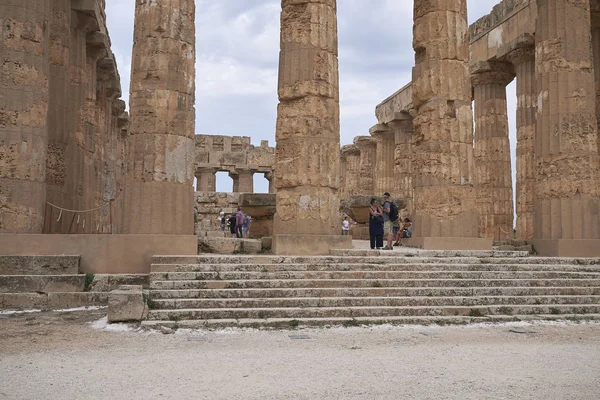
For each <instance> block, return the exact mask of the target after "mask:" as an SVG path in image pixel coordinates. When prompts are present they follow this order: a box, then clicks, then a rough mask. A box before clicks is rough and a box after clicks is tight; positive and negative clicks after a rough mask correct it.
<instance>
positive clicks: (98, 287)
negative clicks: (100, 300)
mask: <svg viewBox="0 0 600 400" xmlns="http://www.w3.org/2000/svg"><path fill="white" fill-rule="evenodd" d="M123 285H141V286H142V288H148V286H149V285H150V278H149V275H148V274H118V275H117V274H96V275H94V281H93V282H92V284H91V285H90V291H91V292H110V291H113V290H116V289H118V288H119V287H120V286H123Z"/></svg>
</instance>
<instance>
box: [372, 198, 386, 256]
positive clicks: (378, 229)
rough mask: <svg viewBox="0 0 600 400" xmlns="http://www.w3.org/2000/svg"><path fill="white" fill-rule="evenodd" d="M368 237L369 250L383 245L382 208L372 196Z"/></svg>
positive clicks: (378, 248)
mask: <svg viewBox="0 0 600 400" xmlns="http://www.w3.org/2000/svg"><path fill="white" fill-rule="evenodd" d="M369 238H370V242H371V243H370V244H371V250H375V249H377V250H380V249H381V248H382V247H383V210H382V209H381V207H380V206H379V201H377V199H376V198H374V197H373V198H372V199H371V208H370V209H369Z"/></svg>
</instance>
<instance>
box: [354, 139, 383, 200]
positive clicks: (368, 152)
mask: <svg viewBox="0 0 600 400" xmlns="http://www.w3.org/2000/svg"><path fill="white" fill-rule="evenodd" d="M354 144H355V145H356V146H357V147H358V149H359V150H360V171H359V174H360V176H359V179H358V186H359V188H360V190H359V192H358V193H357V194H359V195H365V196H373V195H374V194H375V166H376V160H377V141H376V140H375V139H373V138H372V137H370V136H357V137H356V138H354ZM379 195H381V194H379Z"/></svg>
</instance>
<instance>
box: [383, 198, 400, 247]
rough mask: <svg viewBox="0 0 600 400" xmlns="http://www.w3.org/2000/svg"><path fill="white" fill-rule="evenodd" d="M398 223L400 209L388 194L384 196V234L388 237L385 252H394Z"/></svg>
mask: <svg viewBox="0 0 600 400" xmlns="http://www.w3.org/2000/svg"><path fill="white" fill-rule="evenodd" d="M397 221H398V207H396V205H395V204H394V203H393V202H392V199H391V196H390V194H389V193H388V192H385V193H384V194H383V233H384V235H386V236H387V245H386V246H385V247H384V248H383V250H394V247H393V246H392V244H393V243H394V222H397Z"/></svg>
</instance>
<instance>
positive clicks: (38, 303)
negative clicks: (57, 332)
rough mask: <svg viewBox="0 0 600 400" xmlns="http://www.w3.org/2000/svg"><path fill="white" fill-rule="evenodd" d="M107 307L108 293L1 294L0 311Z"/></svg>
mask: <svg viewBox="0 0 600 400" xmlns="http://www.w3.org/2000/svg"><path fill="white" fill-rule="evenodd" d="M106 305H108V293H97V292H95V293H92V292H66V293H0V309H4V310H13V309H41V310H56V309H65V308H75V307H90V306H106Z"/></svg>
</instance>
